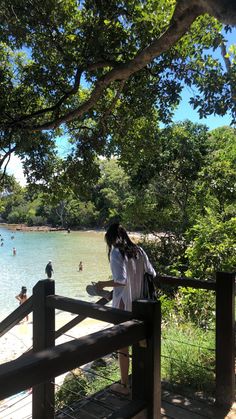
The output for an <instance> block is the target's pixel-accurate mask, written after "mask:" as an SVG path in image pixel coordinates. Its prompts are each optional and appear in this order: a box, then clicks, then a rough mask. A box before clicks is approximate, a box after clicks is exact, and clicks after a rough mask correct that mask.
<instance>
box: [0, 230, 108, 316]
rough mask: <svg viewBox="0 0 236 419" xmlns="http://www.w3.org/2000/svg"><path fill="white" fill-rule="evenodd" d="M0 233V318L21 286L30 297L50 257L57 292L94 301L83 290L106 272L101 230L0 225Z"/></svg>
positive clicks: (13, 307) (104, 276)
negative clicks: (18, 228)
mask: <svg viewBox="0 0 236 419" xmlns="http://www.w3.org/2000/svg"><path fill="white" fill-rule="evenodd" d="M0 234H1V236H0V239H1V238H3V239H4V240H3V243H4V244H3V246H0V266H1V274H0V275H1V299H0V320H2V319H3V318H4V317H5V316H6V315H7V314H9V313H10V312H11V311H12V310H14V309H15V308H16V307H17V306H18V302H17V300H16V299H15V296H16V295H17V294H19V292H20V290H21V287H22V285H25V286H26V287H27V289H28V296H30V295H31V294H32V288H33V287H34V285H35V284H36V283H37V282H38V281H39V280H41V279H45V278H46V275H45V266H46V264H47V262H48V260H50V259H51V260H52V265H53V269H54V274H53V278H52V279H54V280H55V289H56V294H59V295H63V296H67V297H74V298H79V299H83V300H86V301H95V300H96V297H90V296H88V294H87V293H86V285H87V284H89V283H91V281H97V280H104V279H108V277H109V275H110V268H109V264H108V259H107V253H106V245H105V242H104V233H102V232H94V231H91V232H73V231H72V232H71V233H67V232H65V231H63V232H61V231H60V232H59V231H58V232H34V231H32V232H23V231H14V232H12V231H11V230H8V229H7V228H6V227H4V226H0ZM11 236H14V239H12V238H11ZM13 247H15V248H16V255H15V256H14V255H13ZM80 261H83V266H84V269H83V271H82V272H79V269H78V266H79V262H80Z"/></svg>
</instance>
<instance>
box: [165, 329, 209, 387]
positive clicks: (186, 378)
mask: <svg viewBox="0 0 236 419" xmlns="http://www.w3.org/2000/svg"><path fill="white" fill-rule="evenodd" d="M214 349H215V335H214V332H213V331H204V330H202V329H200V328H198V327H196V326H195V325H193V324H191V323H185V324H182V325H178V326H177V325H174V326H171V325H168V326H165V327H164V330H163V332H162V348H161V351H162V358H161V376H162V380H165V381H168V382H170V383H175V384H179V385H181V386H183V387H186V386H188V388H189V387H190V388H191V389H192V390H193V391H197V392H204V393H206V394H209V395H212V394H213V392H214V386H215V372H214V368H215V352H214Z"/></svg>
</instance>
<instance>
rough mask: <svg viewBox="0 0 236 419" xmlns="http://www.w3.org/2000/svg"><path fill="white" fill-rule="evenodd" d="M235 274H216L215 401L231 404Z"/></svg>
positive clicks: (233, 395) (232, 392)
mask: <svg viewBox="0 0 236 419" xmlns="http://www.w3.org/2000/svg"><path fill="white" fill-rule="evenodd" d="M234 339H235V274H234V273H226V272H217V274H216V402H217V404H219V405H224V406H231V405H232V403H233V402H234V397H235V394H234V391H235V365H234V346H235V342H234Z"/></svg>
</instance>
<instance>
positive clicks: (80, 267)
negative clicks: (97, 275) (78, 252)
mask: <svg viewBox="0 0 236 419" xmlns="http://www.w3.org/2000/svg"><path fill="white" fill-rule="evenodd" d="M83 269H84V267H83V262H82V261H81V262H80V263H79V271H82V270H83Z"/></svg>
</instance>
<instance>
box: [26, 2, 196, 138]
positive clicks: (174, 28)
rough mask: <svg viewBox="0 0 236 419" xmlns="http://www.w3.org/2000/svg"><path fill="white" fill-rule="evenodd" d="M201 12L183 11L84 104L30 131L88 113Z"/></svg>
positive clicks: (174, 39)
mask: <svg viewBox="0 0 236 419" xmlns="http://www.w3.org/2000/svg"><path fill="white" fill-rule="evenodd" d="M202 12H203V10H202V9H201V8H199V7H198V6H196V5H194V6H193V7H190V8H188V9H186V10H184V12H183V14H182V15H181V16H178V19H174V20H173V21H172V23H171V25H170V27H169V28H168V29H167V31H166V32H165V33H164V34H163V35H162V36H161V37H160V38H158V39H155V40H154V41H153V42H152V43H151V44H150V45H149V46H148V47H146V48H144V49H143V50H142V51H140V52H139V53H138V54H137V55H136V57H135V58H134V59H132V60H130V61H128V62H127V63H122V64H118V65H117V66H116V67H115V68H113V69H112V70H110V71H108V73H106V74H105V75H104V76H102V77H101V78H100V80H98V81H97V83H96V85H95V87H94V89H93V91H92V92H91V96H90V98H89V99H88V100H87V101H86V102H84V103H83V104H82V105H80V106H79V107H78V108H76V109H74V110H72V111H70V112H68V113H66V114H64V115H62V116H60V117H59V118H57V119H54V120H52V121H48V122H46V123H44V124H42V125H38V126H34V127H31V129H32V130H33V131H41V130H49V129H55V128H57V127H58V126H59V125H61V124H62V123H66V122H70V121H72V120H74V119H76V118H79V117H80V116H82V115H83V114H85V113H86V112H88V111H89V110H90V109H91V108H92V107H93V106H94V105H95V104H96V102H97V101H98V99H99V98H100V97H101V96H102V94H103V92H104V90H105V89H106V88H107V87H108V86H109V85H110V84H111V83H112V82H114V81H116V80H120V81H122V80H123V81H125V80H127V79H128V78H129V77H130V76H131V75H132V74H134V73H136V72H137V71H139V70H141V69H143V68H144V67H145V66H146V65H147V64H149V63H150V62H151V61H152V60H153V59H154V58H156V57H158V56H159V55H160V54H162V53H164V52H166V51H168V50H169V49H170V48H171V47H172V46H173V45H174V44H175V43H176V42H177V41H178V40H179V39H180V38H181V37H182V36H183V35H184V34H185V33H186V32H187V30H188V29H189V27H190V26H191V24H192V23H193V22H194V20H195V19H196V18H197V17H198V16H199V15H200V14H202ZM28 128H30V127H28Z"/></svg>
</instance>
